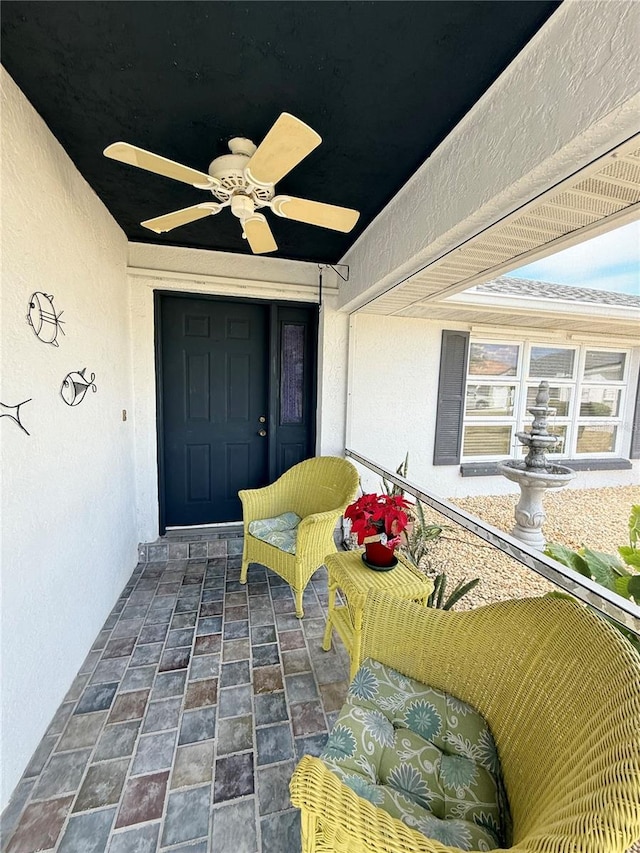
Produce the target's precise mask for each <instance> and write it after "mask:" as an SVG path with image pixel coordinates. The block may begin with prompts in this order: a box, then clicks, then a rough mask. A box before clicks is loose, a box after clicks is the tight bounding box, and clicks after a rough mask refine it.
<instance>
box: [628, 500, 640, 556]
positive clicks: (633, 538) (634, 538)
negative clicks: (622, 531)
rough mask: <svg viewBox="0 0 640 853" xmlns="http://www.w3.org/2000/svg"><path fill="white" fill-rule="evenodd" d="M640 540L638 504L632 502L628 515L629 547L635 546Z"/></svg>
mask: <svg viewBox="0 0 640 853" xmlns="http://www.w3.org/2000/svg"><path fill="white" fill-rule="evenodd" d="M639 540H640V504H634V505H633V506H632V507H631V515H630V516H629V543H630V545H631V547H632V548H633V547H635V546H636V543H637V542H638V541H639Z"/></svg>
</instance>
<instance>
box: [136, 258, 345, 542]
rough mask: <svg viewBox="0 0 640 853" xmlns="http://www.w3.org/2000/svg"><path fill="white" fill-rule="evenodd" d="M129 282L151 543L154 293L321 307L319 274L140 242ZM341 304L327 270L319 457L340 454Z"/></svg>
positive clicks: (142, 505) (143, 499)
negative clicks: (337, 304) (237, 298)
mask: <svg viewBox="0 0 640 853" xmlns="http://www.w3.org/2000/svg"><path fill="white" fill-rule="evenodd" d="M128 277H129V280H130V285H131V305H132V309H131V316H132V342H133V365H134V368H133V370H134V396H135V425H136V430H135V445H136V451H135V454H136V478H137V495H138V531H139V539H140V541H141V542H151V541H153V540H154V539H156V538H157V536H158V465H157V431H156V386H155V352H154V307H153V298H154V296H153V294H154V291H155V290H170V291H174V292H177V293H202V294H207V295H216V296H228V297H244V298H247V297H250V298H258V299H265V300H279V301H280V300H294V301H298V302H312V303H315V302H317V301H318V267H317V265H315V264H308V263H301V262H299V261H286V260H280V259H277V258H259V257H252V256H250V255H230V254H226V253H223V252H206V251H201V250H197V249H176V248H172V247H168V246H150V245H145V244H141V243H134V244H131V246H130V248H129V270H128ZM336 301H337V288H336V283H335V275H334V273H332V272H331V271H330V270H329V271H327V270H325V271H324V281H323V305H322V308H321V311H320V321H319V331H318V337H319V342H318V355H319V374H320V375H319V379H318V418H317V441H316V452H317V453H318V454H334V453H335V454H339V455H341V454H342V452H343V449H344V424H345V397H346V357H347V324H348V317H347V315H345V314H341V313H338V311H337V310H336V308H335V304H336Z"/></svg>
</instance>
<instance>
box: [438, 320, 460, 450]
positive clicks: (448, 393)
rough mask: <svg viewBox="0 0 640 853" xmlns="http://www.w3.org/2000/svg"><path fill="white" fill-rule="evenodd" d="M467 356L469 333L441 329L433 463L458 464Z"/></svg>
mask: <svg viewBox="0 0 640 853" xmlns="http://www.w3.org/2000/svg"><path fill="white" fill-rule="evenodd" d="M468 358H469V333H468V332H456V331H450V330H447V329H444V330H443V332H442V350H441V352H440V382H439V384H438V411H437V414H436V437H435V445H434V448H433V464H434V465H457V464H458V463H459V462H460V445H461V442H462V418H463V415H464V399H465V384H466V379H467V360H468Z"/></svg>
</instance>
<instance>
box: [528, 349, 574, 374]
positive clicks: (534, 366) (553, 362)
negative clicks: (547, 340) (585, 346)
mask: <svg viewBox="0 0 640 853" xmlns="http://www.w3.org/2000/svg"><path fill="white" fill-rule="evenodd" d="M574 361H575V350H572V349H559V348H558V347H531V364H530V366H529V375H530V376H540V377H543V378H544V377H547V378H550V379H570V378H571V377H572V376H573V364H574Z"/></svg>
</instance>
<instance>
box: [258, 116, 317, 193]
mask: <svg viewBox="0 0 640 853" xmlns="http://www.w3.org/2000/svg"><path fill="white" fill-rule="evenodd" d="M321 142H322V137H321V136H320V135H319V134H317V133H316V132H315V130H312V128H310V127H309V125H307V124H305V123H304V122H303V121H300V119H299V118H296V117H295V116H292V115H290V114H289V113H282V114H281V115H280V117H279V118H278V119H276V121H275V124H274V125H273V127H272V128H271V130H270V131H269V133H267V135H266V136H265V138H264V139H263V140H262V142H261V143H260V145H259V146H258V149H257V151H256V152H255V153H254V155H253V157H252V158H251V160H249V163H248V164H247V166H246V168H245V173H246V175H247V177H248V178H249V180H251V181H253V183H256V184H277V183H278V181H279V180H280V179H281V178H283V177H284V176H285V175H286V174H287V173H288V172H290V171H291V170H292V169H293V168H294V166H297V165H298V163H299V162H300V161H301V160H304V158H305V157H306V156H307V155H308V154H311V152H312V151H313V149H314V148H317V147H318V145H320V143H321Z"/></svg>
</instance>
